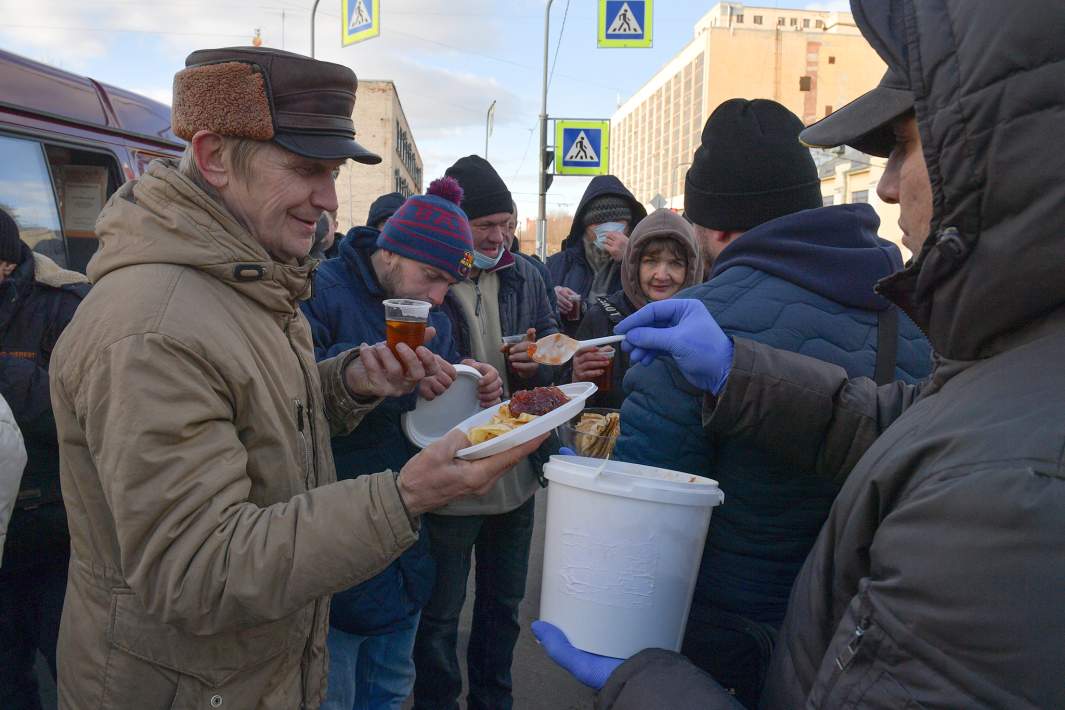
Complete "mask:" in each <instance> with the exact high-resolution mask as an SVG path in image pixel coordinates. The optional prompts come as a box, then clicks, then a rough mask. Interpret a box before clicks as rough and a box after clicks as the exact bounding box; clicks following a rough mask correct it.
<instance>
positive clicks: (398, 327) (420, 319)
mask: <svg viewBox="0 0 1065 710" xmlns="http://www.w3.org/2000/svg"><path fill="white" fill-rule="evenodd" d="M432 307H433V304H431V303H429V302H428V301H415V300H413V299H409V298H390V299H388V300H387V301H385V335H386V337H387V339H388V347H389V348H391V349H392V352H393V353H395V352H396V346H397V345H399V344H400V343H406V344H407V347H409V348H410V349H411V350H414V349H415V348H417V347H418V346H419V345H424V344H425V324H426V322H427V321H428V320H429V309H430V308H432Z"/></svg>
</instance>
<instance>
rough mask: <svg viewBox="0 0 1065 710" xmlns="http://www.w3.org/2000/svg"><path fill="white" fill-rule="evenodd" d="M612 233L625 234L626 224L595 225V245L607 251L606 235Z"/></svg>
mask: <svg viewBox="0 0 1065 710" xmlns="http://www.w3.org/2000/svg"><path fill="white" fill-rule="evenodd" d="M610 232H621V233H622V234H624V233H625V223H624V222H603V223H602V224H597V225H595V245H596V246H597V247H599V248H600V249H603V250H605V249H606V235H607V234H609V233H610Z"/></svg>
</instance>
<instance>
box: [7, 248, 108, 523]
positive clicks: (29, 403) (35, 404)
mask: <svg viewBox="0 0 1065 710" xmlns="http://www.w3.org/2000/svg"><path fill="white" fill-rule="evenodd" d="M88 292H89V284H88V280H87V279H86V278H85V277H84V276H83V275H81V274H79V273H76V272H74V271H66V270H63V269H61V268H59V267H58V266H57V265H56V264H55V262H53V261H51V260H50V259H48V258H47V257H44V256H42V255H39V254H37V255H35V254H34V253H33V252H32V251H31V250H30V248H29V247H28V246H26V245H25V244H23V245H22V253H21V260H20V261H19V265H18V267H16V269H15V271H14V272H13V273H12V274H11V276H9V277H8V278H6V279H4V281H3V283H0V396H3V398H4V399H6V400H7V402H8V404H9V405H10V406H11V411H12V412H13V413H14V415H15V421H16V422H17V423H18V426H19V429H21V430H22V436H23V439H24V440H25V443H26V453H27V455H28V457H29V461H28V463H27V464H26V471H25V474H24V475H23V477H22V485H21V486H20V489H19V490H20V493H19V501H20V504H22V505H40V504H42V503H55V502H58V501H59V500H60V492H59V443H58V442H57V441H56V431H55V417H54V416H53V415H52V402H51V399H50V398H49V387H48V366H49V363H50V362H51V359H52V350H53V348H55V344H56V341H57V340H59V336H60V334H61V333H62V332H63V329H64V328H66V327H67V324H68V323H70V319H71V318H73V317H74V311H75V310H76V309H77V307H78V305H79V304H80V303H81V299H82V298H84V297H85V294H87V293H88Z"/></svg>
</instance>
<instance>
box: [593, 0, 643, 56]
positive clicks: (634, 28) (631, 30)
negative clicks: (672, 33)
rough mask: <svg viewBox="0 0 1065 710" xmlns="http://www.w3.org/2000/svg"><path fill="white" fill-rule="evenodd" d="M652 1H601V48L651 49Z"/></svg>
mask: <svg viewBox="0 0 1065 710" xmlns="http://www.w3.org/2000/svg"><path fill="white" fill-rule="evenodd" d="M651 12H652V10H651V0H599V46H600V47H650V46H651Z"/></svg>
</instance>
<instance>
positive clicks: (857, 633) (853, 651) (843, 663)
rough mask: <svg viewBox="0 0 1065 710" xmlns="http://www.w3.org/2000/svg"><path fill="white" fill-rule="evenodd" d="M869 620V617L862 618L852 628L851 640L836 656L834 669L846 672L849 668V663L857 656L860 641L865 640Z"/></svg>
mask: <svg viewBox="0 0 1065 710" xmlns="http://www.w3.org/2000/svg"><path fill="white" fill-rule="evenodd" d="M869 624H870V620H869V617H868V616H866V617H863V618H862V620H861V621H859V622H858V626H856V627H855V628H854V633H853V634H852V635H851V640H850V641H849V642H848V643H847V646H846V647H845V648H844V649H843V650H842V651H841V652H840V654H839V655H838V656H836V668H839V669H840V670H841V671H846V670H847V668H848V667H849V666H850V664H851V661H853V660H854V657H855V656H857V655H858V648H859V647H860V646H861V645H862V639H863V638H865V632H866V631H868V630H869Z"/></svg>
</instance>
